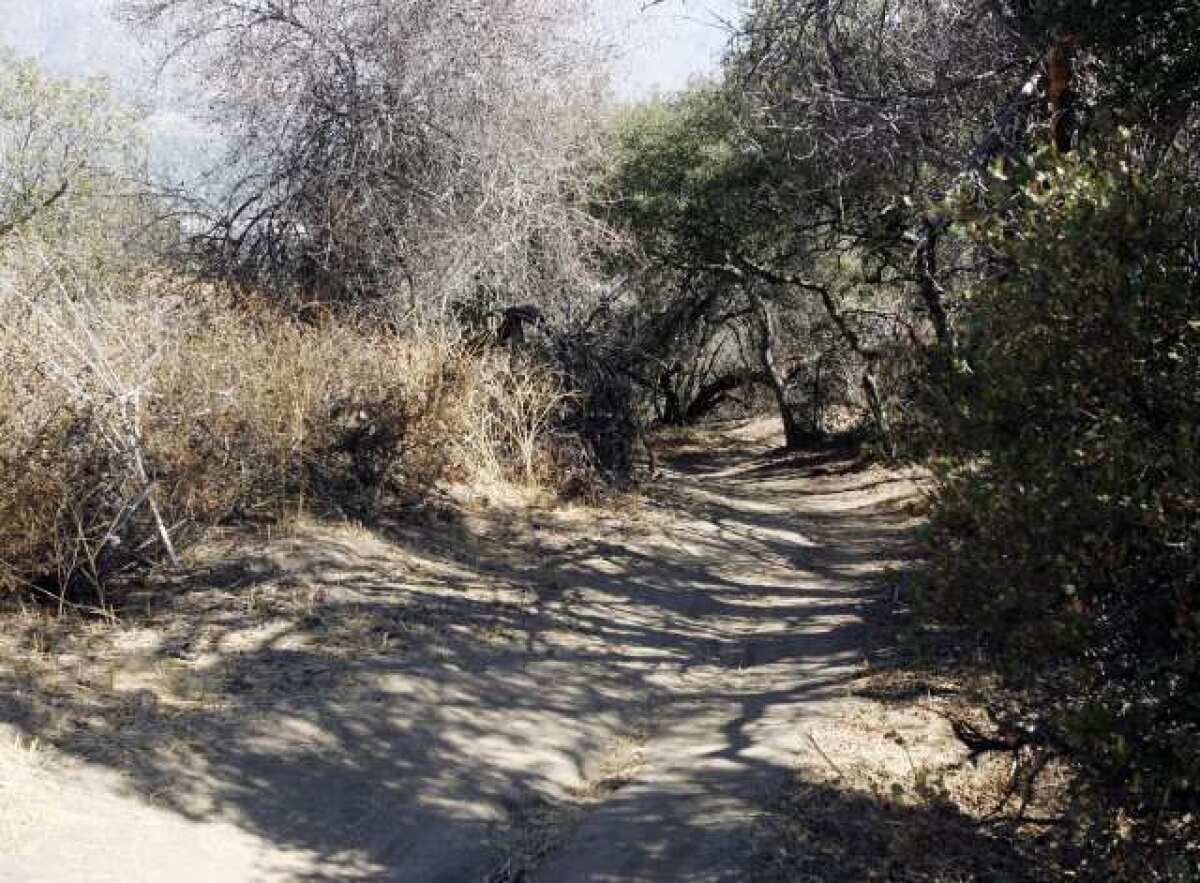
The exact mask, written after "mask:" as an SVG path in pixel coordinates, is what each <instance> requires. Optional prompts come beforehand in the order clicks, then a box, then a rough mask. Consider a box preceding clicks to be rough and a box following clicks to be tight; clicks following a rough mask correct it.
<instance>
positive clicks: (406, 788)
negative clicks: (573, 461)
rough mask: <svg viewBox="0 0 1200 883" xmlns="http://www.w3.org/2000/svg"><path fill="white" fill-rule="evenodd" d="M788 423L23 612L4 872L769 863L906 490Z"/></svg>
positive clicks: (6, 704)
mask: <svg viewBox="0 0 1200 883" xmlns="http://www.w3.org/2000/svg"><path fill="white" fill-rule="evenodd" d="M756 432H757V434H756ZM773 443H775V439H774V437H773V436H771V435H769V434H767V433H766V432H765V431H763V429H762V427H761V425H758V426H755V425H752V426H751V427H748V428H743V430H741V431H740V434H737V433H735V434H732V435H726V436H723V437H721V438H720V439H719V440H712V441H711V443H710V444H707V445H704V446H699V447H696V448H692V449H689V448H681V449H679V450H676V451H675V452H674V453H673V454H671V455H670V456H669V457H668V458H667V468H666V472H665V475H664V476H663V477H662V478H661V479H660V480H659V481H658V482H656V484H655V486H654V488H653V489H652V490H651V491H650V492H649V493H648V495H647V499H646V500H645V504H646V505H645V506H644V508H643V509H642V510H640V512H639V513H634V514H631V515H630V516H616V515H602V514H598V513H597V512H595V511H594V510H576V511H563V512H544V513H528V512H524V513H522V512H517V511H505V510H503V509H501V508H499V507H496V506H493V507H491V508H490V509H488V510H484V511H479V512H476V514H473V515H470V516H459V515H457V514H456V513H455V512H454V511H453V510H450V509H447V510H446V511H444V512H443V513H440V514H439V516H438V517H435V518H432V519H430V522H429V523H428V524H425V525H421V526H413V525H412V524H400V523H398V524H397V525H396V526H395V527H393V528H391V529H387V530H384V529H379V530H375V531H372V532H368V531H365V530H354V529H349V528H328V527H313V528H311V529H309V530H302V531H300V532H298V533H297V534H296V535H294V536H292V537H290V538H288V539H287V540H283V541H274V542H269V543H263V544H262V545H261V548H257V549H254V550H250V551H247V550H246V549H244V548H241V549H239V551H238V552H237V554H236V555H235V554H233V553H232V552H230V553H227V554H225V555H224V556H222V557H221V558H219V559H218V558H214V559H213V563H212V564H211V566H210V567H209V568H208V570H207V571H205V572H204V573H202V574H201V575H200V576H199V577H198V578H197V579H195V580H194V581H193V582H191V583H190V584H182V585H179V586H175V587H174V588H173V589H172V590H171V591H169V592H166V591H163V590H158V591H157V592H156V593H155V594H152V595H150V594H148V595H147V596H146V597H143V598H135V599H133V600H131V601H130V602H129V605H130V609H133V608H135V607H137V606H138V605H141V604H144V605H145V608H146V610H145V613H141V614H139V615H137V616H132V615H130V616H127V617H126V618H125V624H124V625H123V626H121V627H120V628H118V629H117V630H116V631H115V632H114V630H112V629H104V630H99V629H93V630H91V631H90V632H88V631H80V630H79V629H75V630H74V631H73V632H67V631H64V630H61V629H59V630H55V627H54V626H53V625H51V624H48V623H47V622H46V621H44V620H41V619H37V618H27V620H25V621H22V622H18V623H16V624H15V625H14V626H13V627H12V628H11V629H10V634H9V636H8V638H7V639H6V641H7V644H6V645H5V646H3V647H0V649H2V650H3V655H0V697H3V698H0V722H3V723H0V746H5V747H4V748H0V880H3V881H7V880H13V881H17V880H20V881H68V880H70V881H75V880H80V881H93V880H94V881H101V880H114V881H115V880H121V881H138V880H146V881H150V880H155V881H158V880H165V879H171V880H196V881H201V880H204V881H207V880H221V881H242V880H247V881H249V880H253V881H260V880H263V881H270V880H403V881H448V883H449V881H453V883H460V881H490V883H503V881H515V880H518V879H523V880H527V881H528V880H534V881H545V883H552V881H553V883H558V881H564V883H569V881H597V883H599V881H608V883H617V881H629V883H633V881H668V880H670V881H689V883H701V881H710V880H712V881H715V880H743V879H748V878H749V877H750V876H751V869H750V867H749V864H748V863H749V861H750V856H751V852H752V850H751V844H750V837H751V833H752V828H753V825H754V823H755V820H756V817H757V816H758V814H759V813H760V812H761V811H762V809H763V807H764V806H766V805H767V804H768V803H769V801H770V800H771V799H772V798H773V796H774V795H775V794H777V793H778V792H779V791H780V789H781V788H782V787H783V785H784V783H785V782H786V781H787V777H788V776H789V775H790V774H791V773H792V771H793V770H794V769H795V768H796V766H797V764H798V763H800V762H801V761H802V760H805V757H806V756H807V761H811V760H812V757H811V755H813V746H816V750H817V751H818V752H820V754H821V755H822V756H823V757H824V758H825V760H824V761H822V762H833V759H832V757H831V756H829V752H833V753H834V754H836V752H837V751H838V750H839V747H838V746H821V745H820V743H819V742H818V741H817V740H816V739H813V738H810V737H811V735H812V733H813V732H816V729H814V728H817V729H819V728H820V726H821V723H822V721H826V720H829V719H831V718H832V717H838V716H844V715H845V714H847V712H848V710H850V709H851V708H852V706H853V705H854V703H856V702H857V701H858V700H856V699H855V698H853V697H852V696H850V695H849V685H850V684H851V682H852V681H853V680H854V679H855V678H857V677H858V676H859V675H860V674H861V670H862V665H863V649H862V648H863V634H862V627H861V616H862V614H863V611H864V610H865V609H866V606H867V605H868V604H869V603H871V601H872V599H873V598H875V597H877V596H878V595H879V593H880V591H881V588H882V587H881V582H880V580H879V579H878V577H879V576H880V575H881V574H883V573H884V572H885V571H886V569H887V568H889V567H890V566H893V565H898V564H900V563H901V562H902V561H903V559H904V556H905V552H906V549H907V547H908V544H909V542H910V539H911V528H912V519H911V518H910V517H909V516H908V515H907V514H906V509H905V504H906V501H907V500H909V499H911V498H912V496H913V494H914V488H913V485H912V484H911V482H910V481H908V480H907V479H906V478H904V477H902V476H899V475H896V474H891V473H885V472H883V471H879V470H863V469H861V468H859V467H857V466H855V465H854V464H853V463H852V462H851V461H850V459H849V457H848V455H847V454H846V453H845V452H839V451H828V452H816V453H809V454H799V455H779V454H771V453H770V449H771V446H772V444H773ZM34 737H36V738H37V739H38V740H39V743H38V744H39V745H40V746H41V748H39V749H36V750H32V749H31V748H30V745H31V739H32V738H34ZM9 745H12V746H15V747H14V748H11V749H9V748H7V746H9Z"/></svg>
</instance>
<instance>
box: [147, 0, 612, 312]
mask: <svg viewBox="0 0 1200 883" xmlns="http://www.w3.org/2000/svg"><path fill="white" fill-rule="evenodd" d="M125 8H126V14H127V15H128V16H129V17H130V19H131V20H132V21H133V22H135V23H136V24H137V25H139V26H141V27H143V28H146V29H149V30H151V31H155V32H158V33H161V34H163V35H164V36H165V38H166V40H167V44H168V46H170V47H172V51H171V53H170V56H169V58H168V60H167V64H168V66H170V67H171V68H172V69H174V70H176V71H179V72H182V73H184V74H189V73H190V74H191V75H193V76H194V77H195V78H196V79H197V81H198V83H199V84H201V85H200V88H201V89H202V90H203V91H204V93H205V94H206V95H207V97H208V100H209V101H210V103H211V107H212V115H213V122H214V123H215V125H216V126H217V127H218V128H219V130H220V131H221V132H222V133H224V134H225V136H226V137H227V139H228V151H227V156H226V157H225V158H224V161H223V163H222V171H221V179H220V180H219V181H217V182H216V184H215V187H214V189H215V191H216V192H217V193H218V194H219V195H218V197H217V198H216V199H215V200H214V201H212V202H211V203H199V202H193V203H192V204H191V205H190V209H191V211H192V217H191V219H190V222H189V225H188V226H189V229H190V230H191V231H193V233H194V235H193V236H192V237H191V239H190V242H189V244H190V255H189V256H190V257H191V258H192V259H193V261H196V262H198V264H199V266H200V268H201V269H202V270H203V271H204V272H205V273H206V274H208V275H210V276H212V277H215V278H223V279H233V280H236V281H239V282H242V283H244V284H248V285H261V286H267V287H270V288H271V289H272V290H273V291H275V292H276V294H288V293H295V295H296V296H297V297H299V298H302V299H304V300H305V301H308V302H311V301H314V300H315V301H320V302H324V303H335V302H341V303H345V302H347V301H354V302H359V303H361V302H363V301H365V300H381V299H385V300H388V301H390V304H389V305H390V306H392V307H393V308H395V310H398V311H407V312H419V313H429V312H434V313H439V312H445V311H446V308H447V305H448V304H449V303H451V302H454V301H457V302H458V303H459V310H460V312H462V311H464V310H465V311H468V312H471V311H474V312H476V313H478V312H482V311H486V310H487V309H491V308H494V307H495V306H497V305H509V304H514V303H525V302H530V301H533V302H540V303H546V302H550V301H558V302H562V301H564V300H565V299H566V298H565V297H564V295H565V294H568V293H571V292H572V291H577V290H579V289H580V288H581V287H586V280H587V279H588V277H589V275H590V271H591V267H590V266H589V258H590V256H591V253H592V251H593V250H594V249H595V248H596V247H597V246H598V245H599V244H600V242H602V241H603V238H604V237H603V230H601V229H599V228H598V227H597V225H596V224H595V223H594V221H593V220H592V219H591V218H590V216H589V215H588V214H587V213H586V212H585V211H583V210H582V205H581V199H582V196H583V194H584V192H585V191H586V180H587V179H586V168H587V163H588V160H589V159H590V158H591V157H592V156H593V155H594V150H595V146H596V138H595V134H594V132H595V128H596V125H595V117H596V113H597V107H598V105H597V101H596V98H597V96H598V94H599V89H600V88H601V86H602V81H601V80H599V79H598V78H597V75H596V73H595V72H594V71H595V67H596V65H597V64H598V63H599V61H600V60H601V58H602V56H601V50H600V48H599V47H598V45H597V44H596V42H595V40H594V38H592V37H591V35H590V32H589V30H588V28H587V26H586V21H587V15H588V8H587V4H586V3H583V2H579V3H573V2H568V3H562V2H546V0H451V2H445V0H437V2H434V0H403V2H394V0H369V2H356V3H347V2H340V0H301V2H288V3H281V2H276V0H253V2H249V3H247V2H240V0H239V2H234V0H216V2H213V0H131V2H129V3H127V4H126V5H125ZM184 196H185V197H187V196H188V195H187V194H184ZM560 305H561V303H560Z"/></svg>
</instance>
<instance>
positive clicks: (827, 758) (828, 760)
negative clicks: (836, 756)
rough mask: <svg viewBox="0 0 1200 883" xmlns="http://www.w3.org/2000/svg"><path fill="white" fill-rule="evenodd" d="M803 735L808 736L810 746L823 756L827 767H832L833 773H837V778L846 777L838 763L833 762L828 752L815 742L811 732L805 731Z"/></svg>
mask: <svg viewBox="0 0 1200 883" xmlns="http://www.w3.org/2000/svg"><path fill="white" fill-rule="evenodd" d="M804 735H805V736H806V737H808V741H809V742H811V743H812V747H813V748H815V749H816V750H817V754H819V755H821V757H822V758H824V760H825V762H826V763H827V764H829V768H830V769H832V770H833V771H834V773H835V774H837V777H838V778H839V779H844V778H845V777H846V776H845V774H844V773H843V772H842V771H841V770H840V769H839V768H838V765H837V764H836V763H834V762H833V758H832V757H830V756H829V755H828V754H826V753H825V750H824V749H823V748H821V746H820V745H818V744H817V740H816V738H814V737H813V734H812V733H805V734H804Z"/></svg>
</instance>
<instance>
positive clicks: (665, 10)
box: [0, 0, 742, 184]
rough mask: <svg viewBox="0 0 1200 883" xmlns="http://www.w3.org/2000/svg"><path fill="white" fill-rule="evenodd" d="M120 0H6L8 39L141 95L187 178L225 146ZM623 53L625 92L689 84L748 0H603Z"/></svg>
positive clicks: (620, 78) (161, 173) (174, 167)
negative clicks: (161, 69) (195, 113)
mask: <svg viewBox="0 0 1200 883" xmlns="http://www.w3.org/2000/svg"><path fill="white" fill-rule="evenodd" d="M115 2H116V0H0V44H7V45H9V46H11V47H14V48H15V49H16V50H17V52H18V53H19V54H20V55H23V56H28V57H32V58H35V59H37V60H38V61H39V62H40V63H41V64H42V65H43V66H44V67H45V68H47V69H48V70H49V71H51V72H52V73H54V74H56V75H59V76H87V75H96V74H104V75H107V76H109V77H111V78H112V80H113V81H114V83H116V84H117V86H118V88H119V89H120V90H121V91H122V93H123V94H125V95H126V96H127V97H128V98H130V99H132V100H133V101H135V102H136V103H137V104H138V105H140V106H143V107H147V108H153V113H152V114H151V115H150V116H149V117H148V118H147V119H146V120H145V127H146V128H147V129H148V131H149V134H150V143H151V153H152V158H151V162H152V167H153V169H154V173H155V175H156V177H157V178H159V180H162V181H168V182H171V183H175V184H182V183H183V182H184V179H185V178H191V177H192V175H193V173H194V172H195V171H196V170H198V169H201V168H204V167H207V166H209V165H211V163H210V162H209V159H208V158H209V157H211V156H214V155H217V154H219V153H220V152H221V148H220V138H219V135H218V134H217V133H216V132H214V131H213V130H212V129H209V128H206V127H205V125H204V124H203V123H201V122H199V121H197V120H196V119H195V118H193V117H192V116H191V115H190V114H189V113H188V110H187V101H186V99H183V100H180V99H179V97H178V95H177V94H176V92H175V91H174V90H172V88H171V84H170V83H161V82H160V83H157V84H156V83H155V80H154V78H153V77H152V76H151V72H152V71H153V67H154V64H153V62H154V59H155V58H156V56H157V49H158V47H155V46H153V45H145V43H144V41H139V40H138V39H137V38H135V37H134V36H132V35H131V34H130V33H128V32H127V31H126V30H125V28H124V26H122V25H121V24H120V23H119V22H117V21H116V20H115V19H114V18H113V16H112V15H111V11H112V7H113V5H114V3H115ZM595 2H596V3H597V11H598V14H599V15H598V17H599V20H600V22H601V24H602V27H603V28H605V30H606V33H607V39H608V40H609V41H610V42H611V43H612V44H613V46H614V48H615V50H616V51H617V53H618V58H617V61H616V64H615V68H614V71H613V87H614V91H615V92H616V94H617V96H618V97H620V98H622V99H625V100H638V99H642V98H647V97H650V96H652V95H654V94H659V93H669V92H672V91H675V90H678V89H681V88H683V87H684V86H686V85H687V83H688V81H689V79H691V78H692V77H697V76H706V75H712V74H714V73H715V72H716V71H717V68H718V65H719V62H720V57H721V52H722V50H723V49H724V47H725V44H726V42H727V40H728V38H729V25H730V23H732V22H733V21H734V20H735V19H736V18H737V11H738V8H739V6H740V5H741V3H742V0H662V2H660V3H657V4H654V5H652V6H649V7H647V3H648V2H649V0H595Z"/></svg>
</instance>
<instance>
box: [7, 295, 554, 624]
mask: <svg viewBox="0 0 1200 883" xmlns="http://www.w3.org/2000/svg"><path fill="white" fill-rule="evenodd" d="M131 288H132V286H131ZM0 310H2V313H3V316H4V320H3V324H2V325H0V531H3V533H4V535H5V543H4V547H3V551H2V552H0V592H4V591H12V590H18V589H19V590H33V591H34V592H35V593H37V594H42V595H53V596H54V597H57V598H58V600H59V603H60V605H61V604H62V603H63V602H64V601H66V600H68V599H69V598H70V597H71V596H73V595H80V596H86V597H87V598H88V599H89V602H90V601H94V600H99V601H100V602H101V603H103V599H104V595H103V585H104V583H105V581H106V579H107V578H108V577H110V576H112V575H113V574H114V573H117V572H119V571H121V570H124V569H127V568H129V567H132V566H136V565H137V564H138V563H146V562H149V561H153V560H158V559H160V558H166V559H175V556H176V552H175V549H174V546H175V544H176V543H177V542H178V541H179V540H180V539H181V538H187V537H191V536H195V535H196V534H197V533H198V532H200V531H202V530H203V529H204V528H205V527H208V526H211V525H214V524H219V523H224V522H229V521H232V520H245V519H254V520H262V519H273V518H278V517H280V516H281V515H283V514H286V513H289V512H295V511H297V510H308V511H313V512H317V513H322V514H324V513H332V514H337V515H349V516H352V517H356V518H361V517H364V516H367V515H370V514H372V513H373V512H374V511H375V510H376V509H377V507H378V506H379V505H381V503H382V502H383V501H385V500H387V499H395V498H396V497H397V496H400V497H410V498H411V497H413V496H419V495H421V494H423V493H424V492H425V491H427V490H428V489H429V487H430V486H431V485H433V484H434V483H435V482H437V481H439V480H440V479H442V478H443V477H444V476H446V475H447V474H449V473H453V474H455V476H456V477H458V478H460V479H463V480H466V481H473V480H482V479H486V480H487V481H489V482H496V481H511V482H515V483H519V484H523V485H532V484H539V483H542V484H545V483H550V482H553V481H554V480H555V474H554V469H553V464H554V463H555V462H556V457H557V455H556V454H555V452H554V443H555V439H554V423H555V417H556V414H557V413H558V409H559V407H560V406H561V404H562V403H563V401H564V399H565V394H564V393H563V391H562V388H561V384H559V383H558V381H557V380H556V378H554V377H553V376H552V375H550V374H548V373H546V372H545V371H543V370H542V369H539V368H537V367H535V366H528V365H526V366H520V367H517V366H514V365H513V364H511V362H509V361H508V359H507V357H504V358H501V357H498V356H490V355H489V356H484V357H479V356H472V355H470V354H469V353H468V352H466V351H465V350H464V349H463V348H461V347H459V346H457V345H456V344H454V343H453V342H452V341H451V340H450V339H449V338H447V337H445V336H442V335H438V334H436V333H431V334H427V335H425V336H423V337H421V338H419V339H418V338H414V337H411V336H404V335H401V334H398V333H395V332H392V331H387V330H379V329H372V328H364V327H358V326H355V325H352V324H347V323H345V322H337V321H334V320H332V319H331V320H326V321H322V322H319V323H301V322H298V321H295V320H294V319H292V318H289V317H287V316H284V315H281V314H280V313H279V312H277V311H274V310H271V309H269V308H265V307H264V308H257V309H254V308H247V307H245V306H240V307H234V306H231V305H229V304H227V303H223V302H222V301H221V300H220V299H219V298H216V297H214V296H212V295H211V294H209V295H197V296H195V297H194V298H193V299H185V298H183V297H179V296H174V295H160V294H158V293H156V291H155V290H153V287H152V286H142V288H141V289H140V290H128V291H123V292H119V293H117V294H105V295H104V296H99V295H97V294H96V293H95V292H93V291H89V290H88V289H87V287H86V286H84V285H79V286H75V287H73V288H72V287H70V286H64V285H63V284H62V283H61V280H54V279H51V280H50V281H49V282H47V280H46V279H45V277H44V275H43V276H42V277H36V278H35V277H22V276H20V274H13V275H10V276H8V277H6V278H5V279H4V280H0Z"/></svg>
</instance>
